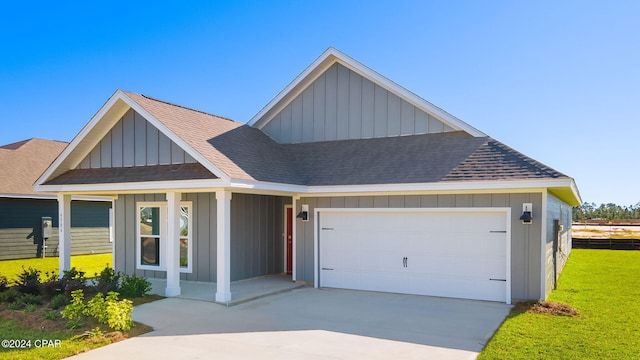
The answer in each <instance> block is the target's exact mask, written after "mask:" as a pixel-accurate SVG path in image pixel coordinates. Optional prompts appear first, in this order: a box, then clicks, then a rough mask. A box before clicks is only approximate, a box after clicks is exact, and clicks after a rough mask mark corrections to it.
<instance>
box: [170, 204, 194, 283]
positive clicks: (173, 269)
mask: <svg viewBox="0 0 640 360" xmlns="http://www.w3.org/2000/svg"><path fill="white" fill-rule="evenodd" d="M181 196H182V194H181V193H179V192H168V193H167V241H165V244H166V246H165V254H166V257H165V259H166V261H167V264H166V268H167V288H166V289H165V296H178V295H180V197H181ZM189 245H190V246H192V245H191V244H189Z"/></svg>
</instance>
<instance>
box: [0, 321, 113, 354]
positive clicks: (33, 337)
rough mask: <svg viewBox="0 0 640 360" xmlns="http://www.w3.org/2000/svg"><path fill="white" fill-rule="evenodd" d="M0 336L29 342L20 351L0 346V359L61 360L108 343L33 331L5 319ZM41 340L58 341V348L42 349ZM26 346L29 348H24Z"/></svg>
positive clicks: (54, 332)
mask: <svg viewBox="0 0 640 360" xmlns="http://www.w3.org/2000/svg"><path fill="white" fill-rule="evenodd" d="M0 319H1V318H0ZM0 334H2V336H3V337H2V339H22V340H27V341H30V343H23V344H22V345H25V347H23V348H22V349H16V348H13V349H9V348H6V347H3V346H0V359H24V360H28V359H51V360H54V359H62V358H65V357H68V356H71V355H75V354H79V353H81V352H84V351H88V350H90V349H94V348H97V347H100V346H104V345H106V344H108V343H109V341H108V340H103V341H99V342H95V343H91V342H88V341H86V340H84V339H72V338H73V337H74V336H75V335H74V334H73V333H72V332H70V331H46V330H33V329H31V328H29V327H27V326H24V325H22V324H21V323H20V322H18V321H14V320H7V319H2V321H0ZM42 339H46V340H54V341H55V340H60V343H59V346H58V347H48V346H44V347H43V346H42V343H43V342H42ZM37 340H39V341H37ZM52 344H53V345H55V344H56V343H55V342H54V343H52ZM26 345H29V346H28V347H26ZM47 345H48V344H47Z"/></svg>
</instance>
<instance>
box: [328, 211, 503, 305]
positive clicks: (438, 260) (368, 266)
mask: <svg viewBox="0 0 640 360" xmlns="http://www.w3.org/2000/svg"><path fill="white" fill-rule="evenodd" d="M507 231H508V229H507V215H506V212H505V211H492V212H490V211H486V210H485V211H479V210H472V209H469V210H462V211H459V210H456V211H451V210H449V211H437V210H435V211H434V210H432V211H419V210H413V211H404V210H401V211H389V210H386V211H377V210H373V209H372V210H371V211H363V210H357V211H339V212H337V211H333V210H332V211H321V212H320V213H319V229H318V235H319V236H318V246H319V258H318V268H319V269H318V271H319V273H318V275H319V284H320V286H321V287H334V288H345V289H358V290H371V291H384V292H396V293H405V294H418V295H431V296H444V297H455V298H465V299H478V300H491V301H501V302H509V301H510V299H507V291H508V286H509V285H508V280H509V279H508V273H507V260H508V258H507V247H508V244H507V236H508V234H507Z"/></svg>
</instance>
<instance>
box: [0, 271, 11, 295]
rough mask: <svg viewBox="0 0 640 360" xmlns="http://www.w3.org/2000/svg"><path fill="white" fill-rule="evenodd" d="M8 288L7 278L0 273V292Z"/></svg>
mask: <svg viewBox="0 0 640 360" xmlns="http://www.w3.org/2000/svg"><path fill="white" fill-rule="evenodd" d="M7 288H9V280H7V277H6V276H4V275H0V293H2V292H4V291H5V290H7Z"/></svg>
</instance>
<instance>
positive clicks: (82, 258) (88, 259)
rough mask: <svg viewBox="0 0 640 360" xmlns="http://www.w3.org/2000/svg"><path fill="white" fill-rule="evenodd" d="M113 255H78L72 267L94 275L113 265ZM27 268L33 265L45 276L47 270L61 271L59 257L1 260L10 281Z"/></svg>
mask: <svg viewBox="0 0 640 360" xmlns="http://www.w3.org/2000/svg"><path fill="white" fill-rule="evenodd" d="M112 258H113V257H112V255H111V254H110V253H108V254H96V255H76V256H72V257H71V267H75V268H76V269H78V270H79V271H84V272H85V275H86V276H87V277H93V276H94V274H95V273H100V271H102V269H104V268H105V266H108V267H111V265H112V263H113V261H112ZM23 266H24V267H25V269H27V268H29V267H32V268H34V269H38V270H40V271H41V274H42V275H43V276H44V274H45V273H46V272H49V273H51V272H55V273H59V272H60V270H59V263H58V257H57V256H56V257H46V258H44V259H42V258H33V259H18V260H2V261H0V275H4V276H6V277H7V279H9V280H10V281H12V280H15V279H16V278H17V275H18V274H19V273H21V272H22V267H23Z"/></svg>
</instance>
